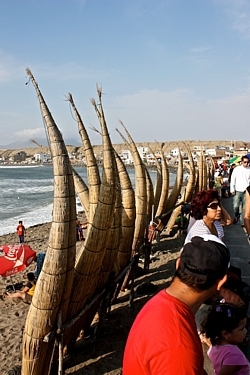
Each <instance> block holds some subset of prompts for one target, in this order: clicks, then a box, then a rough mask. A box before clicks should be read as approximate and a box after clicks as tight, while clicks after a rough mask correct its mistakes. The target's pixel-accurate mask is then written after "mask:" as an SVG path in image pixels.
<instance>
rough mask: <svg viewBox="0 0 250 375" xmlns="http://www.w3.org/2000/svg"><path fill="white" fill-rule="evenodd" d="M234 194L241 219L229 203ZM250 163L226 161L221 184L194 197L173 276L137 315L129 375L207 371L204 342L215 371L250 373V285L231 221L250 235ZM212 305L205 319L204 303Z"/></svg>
mask: <svg viewBox="0 0 250 375" xmlns="http://www.w3.org/2000/svg"><path fill="white" fill-rule="evenodd" d="M225 186H226V193H225V192H224V194H223V195H224V196H225V197H227V196H230V195H232V196H233V211H234V217H233V218H231V217H230V215H229V214H228V212H227V211H226V210H225V208H224V207H223V205H222V199H221V198H222V190H223V188H224V190H225ZM249 190H250V167H249V159H248V156H243V157H242V158H241V164H240V165H239V166H236V165H233V166H231V168H230V169H229V170H227V168H223V167H221V166H220V167H218V168H217V170H216V173H215V176H214V183H213V186H211V187H210V189H208V190H203V191H200V192H198V193H197V194H196V195H195V196H194V197H193V199H192V201H191V218H190V222H189V226H188V229H187V237H186V240H185V243H184V246H183V249H182V251H181V253H180V257H179V258H178V260H177V262H176V271H175V274H174V276H173V279H172V282H171V284H170V285H169V287H168V288H167V289H165V290H161V291H160V292H159V293H158V294H156V295H155V296H154V297H152V298H151V299H150V300H149V301H148V302H147V303H146V304H145V306H144V307H143V308H142V310H141V311H140V312H139V314H138V315H137V317H136V319H135V321H134V323H133V325H132V328H131V330H130V333H129V336H128V339H127V343H126V347H125V351H124V358H123V372H122V373H123V375H132V374H137V375H146V374H147V375H148V374H157V375H161V374H162V375H163V374H175V375H176V374H180V375H181V374H188V375H197V374H206V371H205V369H204V358H203V351H202V345H201V343H202V342H205V343H207V344H208V346H209V350H208V356H209V358H210V360H211V362H212V364H213V368H214V374H215V375H231V374H241V375H249V374H250V364H249V361H248V359H247V358H246V356H245V355H244V354H243V352H242V350H241V349H242V348H241V345H243V344H244V343H245V342H247V340H246V332H247V330H246V323H247V310H248V305H249V297H250V287H249V285H248V284H246V283H244V282H243V281H242V280H241V277H240V269H237V267H235V266H234V265H233V264H231V262H230V249H229V248H228V247H227V245H226V238H225V236H224V229H223V227H224V226H225V225H231V224H236V223H237V222H238V220H241V224H242V226H245V230H246V232H247V235H248V237H250V230H249V229H250V215H249V212H250V191H249ZM204 305H207V306H208V307H209V309H208V312H207V314H206V317H205V319H204V320H203V321H199V319H198V312H199V310H200V309H201V308H202V306H204Z"/></svg>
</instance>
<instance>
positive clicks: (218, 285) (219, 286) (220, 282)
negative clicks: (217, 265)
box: [217, 275, 227, 290]
mask: <svg viewBox="0 0 250 375" xmlns="http://www.w3.org/2000/svg"><path fill="white" fill-rule="evenodd" d="M226 281H227V275H225V276H224V277H223V279H221V280H219V281H218V283H217V290H220V288H221V287H222V285H223V284H224V283H225V282H226Z"/></svg>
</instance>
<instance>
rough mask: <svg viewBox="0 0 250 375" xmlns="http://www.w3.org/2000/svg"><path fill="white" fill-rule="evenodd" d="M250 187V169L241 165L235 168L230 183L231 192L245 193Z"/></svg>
mask: <svg viewBox="0 0 250 375" xmlns="http://www.w3.org/2000/svg"><path fill="white" fill-rule="evenodd" d="M249 185H250V168H249V167H243V165H240V166H238V167H235V168H234V170H233V173H232V176H231V181H230V192H231V193H233V192H235V191H240V192H243V191H245V190H246V188H247V187H248V186H249Z"/></svg>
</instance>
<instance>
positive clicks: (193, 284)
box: [174, 268, 227, 293]
mask: <svg viewBox="0 0 250 375" xmlns="http://www.w3.org/2000/svg"><path fill="white" fill-rule="evenodd" d="M226 273H227V270H226V269H223V270H222V272H221V275H218V274H216V275H214V277H213V276H211V277H209V278H208V279H207V280H204V279H199V278H198V277H195V276H192V275H188V274H186V273H185V272H183V271H182V270H181V269H180V268H179V269H177V270H176V271H175V274H174V278H175V277H178V279H179V280H180V281H181V282H182V283H183V284H185V285H187V286H188V287H189V288H191V289H193V290H194V291H195V292H197V293H201V292H204V291H205V290H208V289H210V288H211V287H212V286H213V285H215V284H216V282H217V280H219V279H222V278H223V277H224V276H225V275H226Z"/></svg>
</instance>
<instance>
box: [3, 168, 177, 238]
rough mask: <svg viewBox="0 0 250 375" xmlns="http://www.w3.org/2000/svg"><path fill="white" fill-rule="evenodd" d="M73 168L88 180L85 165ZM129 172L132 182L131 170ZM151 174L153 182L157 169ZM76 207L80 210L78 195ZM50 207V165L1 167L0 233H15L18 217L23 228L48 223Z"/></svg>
mask: <svg viewBox="0 0 250 375" xmlns="http://www.w3.org/2000/svg"><path fill="white" fill-rule="evenodd" d="M76 171H77V172H78V173H79V175H80V176H81V177H82V178H83V179H84V181H85V182H86V183H87V182H88V180H87V170H86V168H85V167H83V168H76ZM128 172H129V175H130V179H131V183H132V184H133V185H134V181H135V172H134V169H129V170H128ZM100 173H101V171H100ZM150 175H151V178H152V182H153V184H154V183H155V178H156V171H154V170H152V171H150ZM174 180H175V174H172V173H170V185H171V184H173V183H174ZM76 208H77V211H81V210H83V208H82V206H81V204H80V202H79V200H78V198H77V199H76ZM52 209H53V167H52V166H44V165H43V166H0V235H3V234H8V233H13V232H15V230H16V227H17V225H18V221H19V220H22V221H23V224H24V226H25V227H26V228H28V227H30V226H33V225H36V224H42V223H46V222H50V221H51V220H52Z"/></svg>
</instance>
